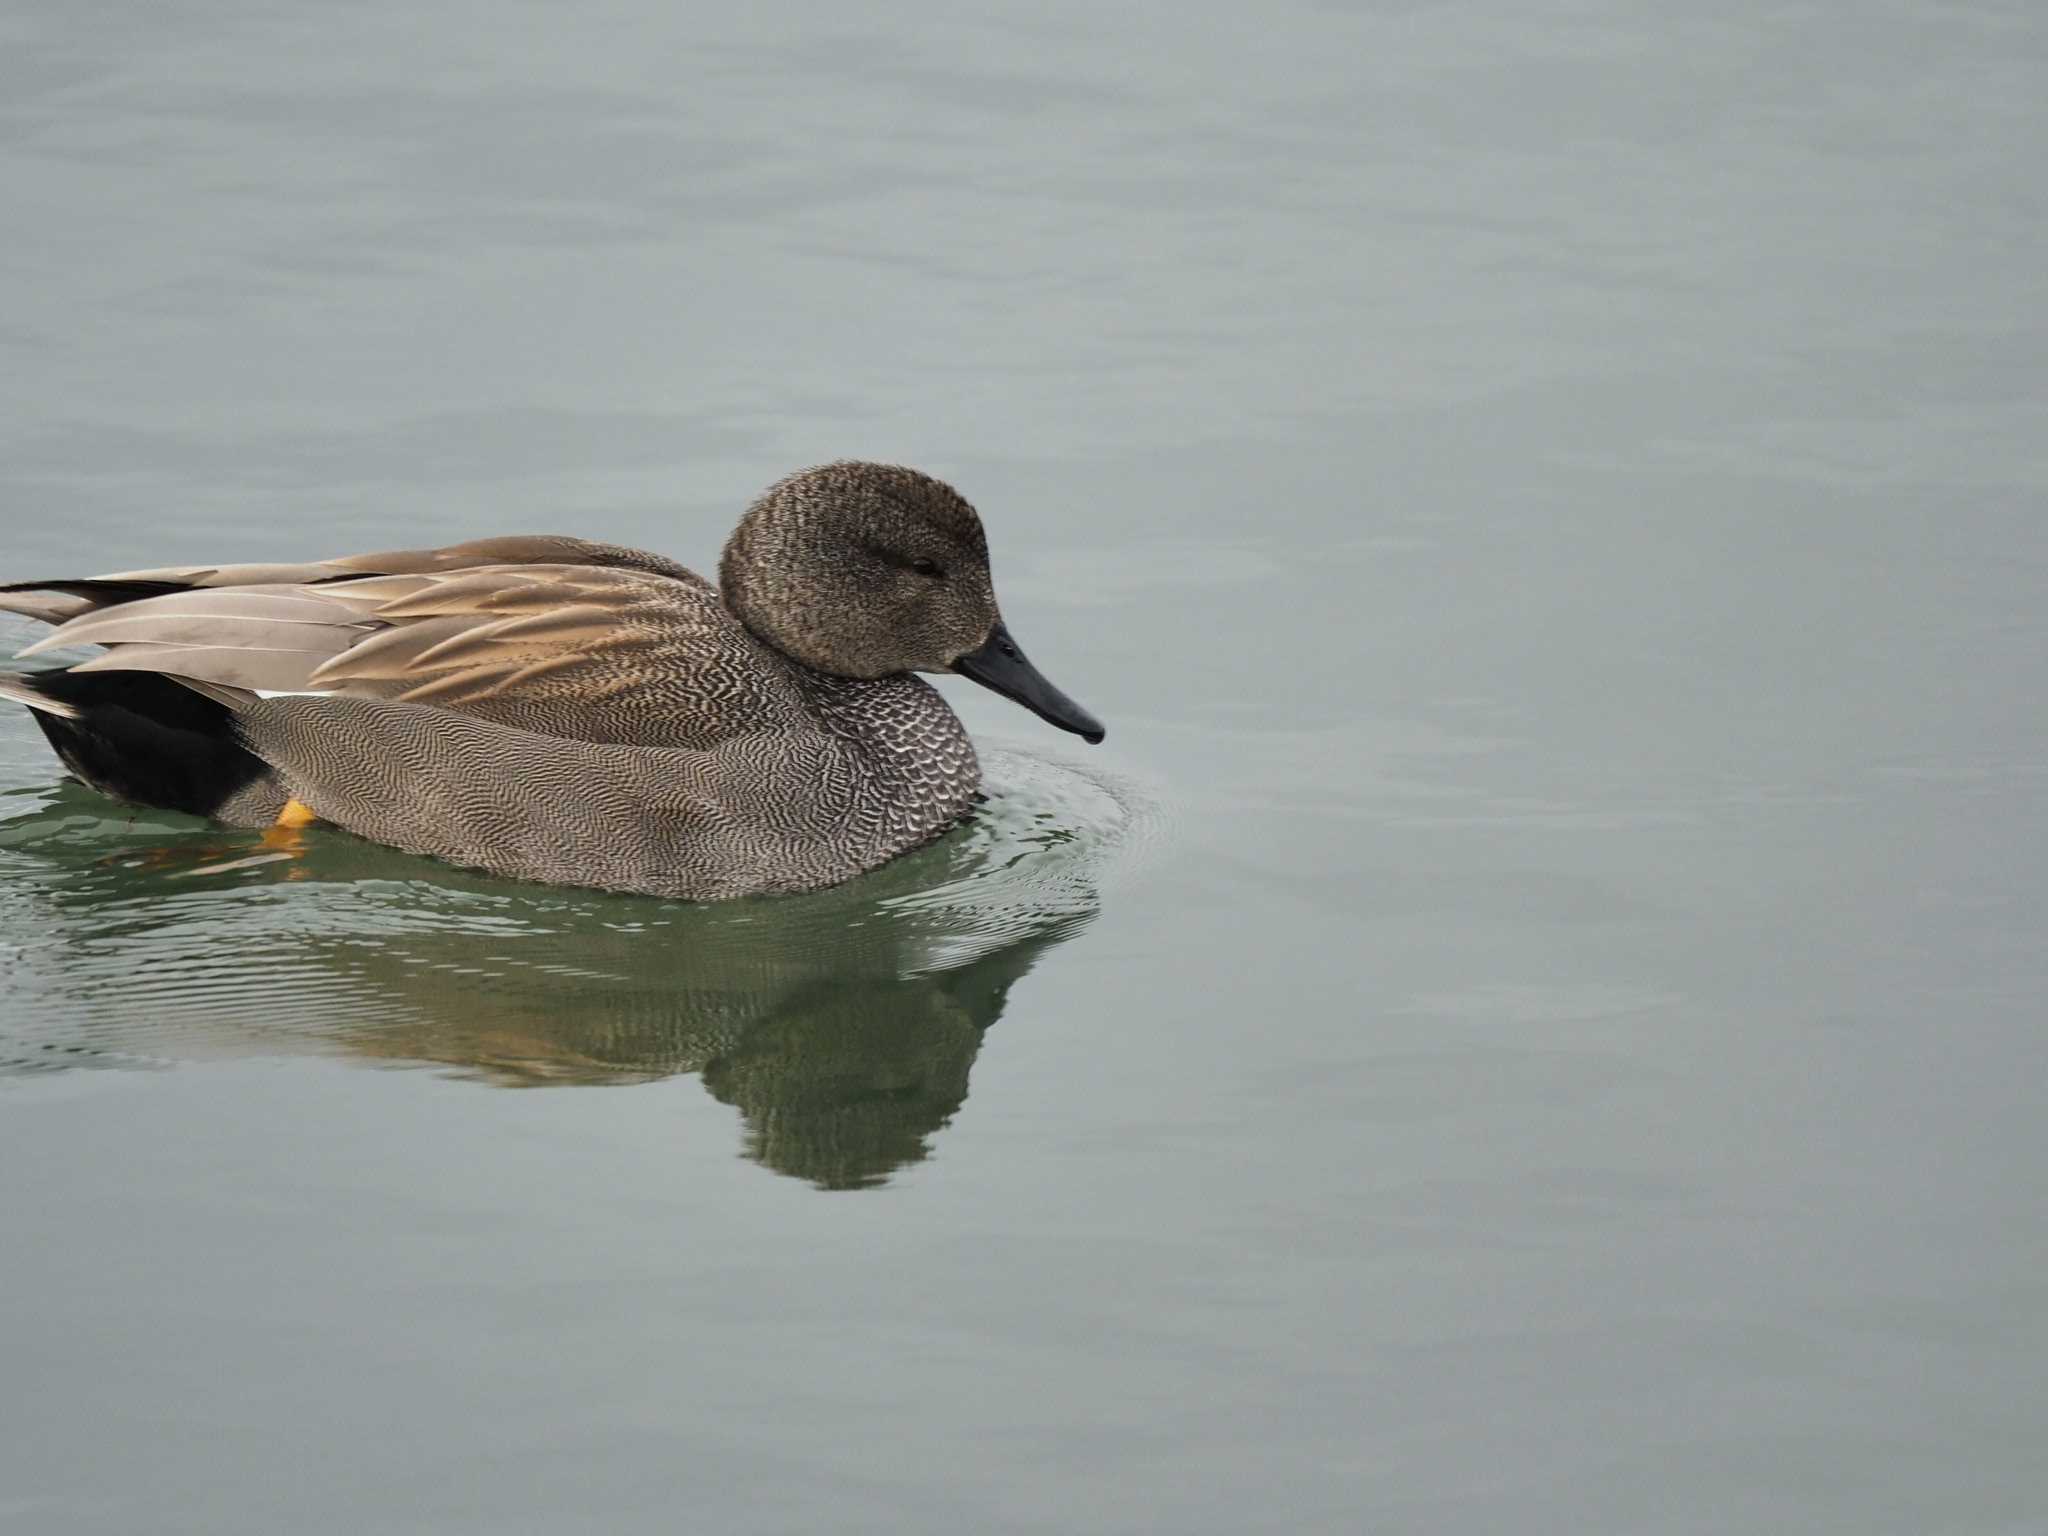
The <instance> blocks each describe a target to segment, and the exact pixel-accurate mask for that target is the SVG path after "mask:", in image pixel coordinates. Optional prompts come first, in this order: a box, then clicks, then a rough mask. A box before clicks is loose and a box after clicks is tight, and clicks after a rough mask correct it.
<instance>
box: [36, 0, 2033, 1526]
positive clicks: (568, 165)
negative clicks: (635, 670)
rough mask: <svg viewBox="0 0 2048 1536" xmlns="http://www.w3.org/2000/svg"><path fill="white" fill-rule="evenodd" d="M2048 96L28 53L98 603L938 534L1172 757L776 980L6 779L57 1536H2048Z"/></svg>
mask: <svg viewBox="0 0 2048 1536" xmlns="http://www.w3.org/2000/svg"><path fill="white" fill-rule="evenodd" d="M2044 78H2048V20H2044V19H2043V17H2042V16H2041V15H2040V14H2039V13H2038V12H2037V11H2036V10H2035V9H2034V8H2030V7H2025V6H2020V5H1995V4H1984V5H1972V6H1952V5H1934V4H1931V3H1916V0H1899V3H1895V4H1887V5H1881V6H1849V5H1842V4H1837V5H1827V6H1809V7H1803V8H1796V7H1778V6H1771V5H1764V4H1760V3H1741V4H1736V5H1731V6H1723V7H1718V8H1714V9H1713V10H1712V11H1711V13H1707V12H1702V13H1701V14H1699V15H1686V16H1680V15H1676V14H1674V13H1670V11H1669V8H1663V9H1661V10H1655V9H1652V8H1649V7H1643V6H1628V5H1622V4H1618V3H1614V4H1599V3H1593V4H1585V5H1575V6H1572V7H1568V8H1555V7H1553V8H1548V9H1547V10H1545V11H1543V12H1541V13H1540V14H1539V13H1537V12H1533V11H1525V10H1523V9H1521V8H1517V7H1513V6H1508V5H1504V4H1500V3H1498V0H1477V3H1474V4H1470V5H1461V6H1450V5H1429V4H1394V3H1387V4H1371V5H1348V6H1347V5H1338V4H1326V5H1321V6H1309V5H1298V6H1288V7H1283V8H1277V9H1276V8H1273V7H1268V8H1265V9H1263V10H1258V11H1251V10H1242V9H1233V8H1229V7H1222V6H1209V5H1183V6H1172V7H1167V6H1147V7H1125V8H1121V9H1115V10H1111V11H1107V12H1105V11H1103V10H1102V9H1100V8H1098V7H1080V6H1072V5H1063V4H1055V5H1040V6H1032V7H1028V8H1027V7H1021V6H1019V7H1007V8H999V9H997V10H996V11H993V12H987V13H975V14H966V13H962V12H960V11H958V10H957V8H943V7H936V6H923V5H914V4H905V3H892V4H890V5H888V6H885V7H883V8H881V9H879V10H877V9H874V8H870V9H868V10H866V11H862V12H859V13H854V12H849V11H846V10H844V9H843V8H836V7H827V6H823V5H787V6H779V7H773V8H767V10H765V11H763V12H762V13H761V14H750V15H740V14H717V15H714V14H711V13H708V12H698V11H691V10H677V9H674V8H662V7H653V6H646V7H629V6H609V5H601V4H600V5H592V6H585V7H580V8H577V9H576V10H574V11H568V10H562V9H560V8H556V7H543V6H537V5H515V4H499V5H495V6H491V7H488V8H486V7H476V6H463V5H453V4H442V5H433V4H429V5H425V6H421V5H412V6H405V7H397V6H392V5H386V4H371V5H363V6H356V7H350V8H327V7H314V6H306V5H274V6H263V7H243V6H237V5H232V4H214V5H205V6H183V7H177V8H175V9H152V8H147V7H115V6H89V5H63V6H57V5H34V6H17V7H15V8H14V9H13V10H12V11H10V12H9V13H8V14H7V15H6V16H5V17H4V18H0V80H4V87H0V195H4V197H5V202H6V206H7V208H8V210H9V219H8V238H7V240H6V241H5V242H4V243H0V267H4V282H0V347H4V350H5V356H6V361H7V366H6V367H5V369H0V481H4V483H0V508H4V509H5V511H4V516H5V527H6V546H7V558H6V561H5V565H6V569H7V571H8V572H9V573H10V574H20V575H40V574H50V573H75V572H79V571H90V570H100V569H106V568H109V567H132V566H140V565H151V564H160V563H169V562H185V561H190V560H194V559H210V558H215V557H218V556H223V555H225V556H233V557H240V558H246V559H263V558H297V557H304V556H307V555H319V554H325V553H332V552H337V551H341V550H349V549H370V548H379V547H390V546H392V545H405V544H417V543H421V542H428V541H432V542H441V541H453V540H456V539H460V538H464V537H473V536H478V535H481V534H485V533H491V532H509V531H524V530H540V529H550V530H560V531H565V532H572V533H581V534H586V535H590V536H596V537H606V538H614V539H620V540H624V541H628V542H633V543H638V544H643V545H647V546H649V547H653V548H658V549H661V550H663V551H665V552H669V553H672V554H674V555H677V556H679V557H681V558H683V559H686V560H689V561H691V562H692V563H694V564H696V565H698V566H699V567H700V568H702V567H708V566H709V565H710V564H711V563H712V562H713V561H714V559H715V555H716V551H717V547H718V545H719V543H720V541H721V540H722V539H723V537H724V534H725V532H726V531H727V529H728V528H729V527H730V524H731V521H732V519H733V517H734V515H735V513H736V511H737V509H738V508H739V507H740V506H742V505H743V504H744V503H745V502H746V501H747V500H748V499H749V498H750V497H751V496H752V495H753V494H754V493H755V492H756V491H757V490H758V489H759V488H760V487H761V486H762V485H764V484H766V483H767V482H768V481H769V480H771V479H773V478H775V477H776V476H777V475H779V474H781V473H783V472H784V471H786V470H788V469H789V468H792V467H794V466H797V465H800V464H804V463H811V462H816V461H819V460H822V459H827V458H831V457H835V456H839V455H843V454H857V455H861V456H867V457H877V458H888V459H898V460H902V461H906V462H911V463H915V464H919V465H921V466H923V467H926V468H929V469H931V470H933V471H935V472H938V473H941V474H944V475H946V476H947V477H949V478H951V479H953V480H955V481H956V482H957V483H958V484H959V485H960V486H961V487H962V488H963V489H964V490H965V491H966V492H967V493H968V494H969V495H970V496H971V497H972V498H973V499H974V500H975V501H976V502H977V503H978V504H979V505H980V506H981V508H982V510H983V512H984V514H985V516H986V517H987V520H988V522H989V526H990V532H991V537H992V541H993V546H994V551H995V566H996V575H997V582H998V587H999V590H1000V591H1001V592H1002V594H1003V597H1004V603H1005V608H1006V612H1007V614H1008V617H1009V618H1010V621H1011V623H1012V625H1013V627H1014V628H1015V629H1016V631H1017V633H1018V635H1019V637H1020V639H1021V640H1022V641H1023V642H1024V644H1025V645H1026V646H1027V647H1028V648H1029V649H1030V650H1031V652H1032V654H1033V656H1034V658H1035V659H1037V660H1038V661H1039V662H1040V663H1041V664H1042V665H1043V666H1044V667H1045V669H1046V670H1047V672H1048V673H1049V674H1050V675H1051V676H1052V677H1053V678H1054V679H1055V680H1056V681H1058V682H1059V683H1061V685H1062V686H1064V687H1066V688H1068V689H1069V690H1070V691H1071V692H1073V693H1074V694H1075V696H1076V697H1078V698H1080V699H1081V700H1082V701H1083V702H1084V703H1086V704H1087V705H1088V706H1089V707H1090V708H1092V709H1094V710H1095V711H1096V712H1098V713H1099V714H1101V715H1102V716H1103V718H1104V719H1105V720H1106V721H1107V722H1108V724H1109V726H1110V732H1111V734H1110V739H1109V742H1108V744H1107V745H1106V746H1105V747H1103V748H1101V749H1098V750H1095V751H1092V752H1091V751H1089V750H1088V749H1086V748H1084V747H1081V746H1079V745H1078V744H1077V743H1074V742H1072V741H1071V739H1070V738H1059V737H1055V736H1054V735H1053V733H1051V732H1050V731H1049V730H1045V729H1042V728H1040V727H1039V726H1038V724H1037V723H1036V722H1034V721H1032V720H1030V719H1029V717H1027V716H1024V715H1023V714H1022V713H1021V712H1020V711H1016V710H1014V709H1013V708H1011V707H1009V706H1007V705H1005V704H1004V703H1003V702H1002V701H1000V700H997V699H994V698H992V697H988V696H975V697H967V696H965V695H966V690H964V689H963V688H961V687H959V686H957V685H953V684H948V685H947V686H948V688H949V690H950V691H951V693H952V696H954V697H955V698H956V699H957V700H958V703H959V706H960V708H961V709H962V711H963V713H964V714H965V715H966V717H967V719H968V721H969V723H970V725H971V726H972V727H973V728H974V729H975V730H976V732H977V734H978V735H979V736H981V737H982V738H983V739H984V740H988V741H991V742H994V743H997V744H999V750H997V751H995V752H993V753H992V754H991V785H992V788H993V789H994V791H995V799H994V801H993V803H992V805H991V808H990V814H989V815H988V816H986V817H985V818H983V820H982V821H981V822H980V823H978V824H977V825H976V826H975V827H974V828H971V829H969V830H967V831H965V832H963V833H961V834H958V835H957V836H956V837H955V838H954V839H953V840H951V841H949V842H948V843H946V844H944V845H942V846H940V847H938V848H935V849H932V850H929V851H928V852H926V853H924V854H921V855H919V856H917V857H916V858H914V859H912V860H909V861H906V862H905V863H904V864H902V865H899V866H896V867H892V868H891V869H889V870H887V871H884V872H882V873H880V874H878V875H877V876H875V877H874V878H873V879H871V880H869V881H864V882H860V883H858V884H856V885H854V886H849V887H847V888H844V889H843V890H840V891H835V892H829V893H824V894H821V895H820V896H817V897H815V898H804V899H801V900H797V901H790V902H784V903H755V904H747V905H745V906H742V907H735V908H725V909H710V910H692V909H686V908H679V907H673V906H668V905H664V904H662V903H656V902H647V901H641V900H637V899H631V898H621V897H606V896H600V895H593V894H590V893H582V892H566V891H551V890H547V889H543V888H532V887H521V886H515V885H510V884H505V883H501V882H493V881H490V880H487V879H482V878H480V877H476V876H472V875H466V874H463V873H460V872H457V871H452V870H445V869H441V868H439V867H437V866H433V865H428V864H423V863H421V862H419V861H415V860H408V859H405V858H403V857H400V856H397V855H391V854H386V853H383V852H381V851H378V850H373V849H366V848H363V847H361V846H359V845H354V844H352V843H349V842H348V841H347V840H345V839H341V838H339V837H335V836H333V835H331V834H329V835H326V836H318V835H316V837H315V839H314V844H313V846H312V848H311V850H310V851H309V852H308V854H307V855H306V856H305V857H304V858H303V859H298V860H282V861H274V862H254V863H249V862H243V861H245V860H249V859H260V858H261V855H262V853H263V851H264V850H263V849H262V847H261V845H260V843H258V842H257V841H256V840H254V839H252V838H249V837H245V836H243V835H240V834H228V833H222V832H219V831H217V830H213V829H208V828H205V827H202V826H198V825H196V824H193V823H189V822H185V821H181V820H179V819H177V818H173V817H167V816H153V815H146V814H145V815H141V816H129V815H128V814H126V813H123V812H120V811H117V810H111V809H109V808H108V807H106V806H105V805H104V804H103V803H100V802H97V801H95V800H94V799H93V798H92V797H90V796H88V795H86V794H84V793H83V792H81V791H79V790H77V789H76V788H72V787H65V786H63V785H62V784H61V783H60V782H59V777H58V774H57V771H56V769H55V767H54V765H53V764H52V762H51V761H50V759H49V758H48V755H47V753H46V752H45V750H44V748H43V746H42V743H41V741H40V738H39V737H38V736H37V735H36V733H35V732H34V730H33V728H32V727H31V726H30V725H29V724H28V723H27V721H26V719H25V717H23V716H21V715H20V714H19V713H18V712H14V713H10V714H7V715H5V716H0V965H4V967H5V981H6V985H5V989H4V996H0V1074H4V1075H0V1170H5V1172H4V1174H0V1245H4V1248H0V1252H4V1261H0V1276H4V1285H0V1364H4V1373H5V1381H6V1390H5V1391H4V1393H0V1529H7V1530H9V1531H12V1530H15V1529H19V1530H21V1531H24V1532H34V1533H38V1536H40V1533H45V1532H48V1533H72V1532H114V1531H121V1532H126V1531H133V1530H150V1531H163V1532H174V1531H194V1532H200V1531H204V1532H210V1533H211V1532H228V1531H251V1532H258V1531H260V1532H272V1531H277V1530H292V1531H299V1532H319V1531H335V1532H354V1531H360V1530H366V1529H374V1530H392V1531H400V1530H417V1531H434V1532H447V1531H477V1532H485V1531H488V1532H494V1533H495V1532H502V1531H523V1530H536V1531H538V1530H560V1529H566V1528H584V1527H587V1528H594V1529H606V1530H643V1529H650V1530H651V1529H674V1528H678V1527H680V1528H684V1529H701V1530H725V1531H747V1532H771V1531H791V1532H797V1531H817V1530H835V1531H866V1530H884V1529H886V1530H890V1531H939V1530H971V1531H990V1532H1037V1531H1048V1532H1049V1531H1062V1532H1065V1531H1088V1532H1096V1531H1102V1532H1120V1531H1154V1530H1172V1531H1185V1532H1209V1531H1214V1532H1230V1533H1238V1532H1244V1531H1253V1530H1272V1531H1286V1532H1307V1531H1332V1532H1336V1531H1345V1532H1349V1531H1355V1530H1372V1531H1415V1532H1427V1533H1446V1532H1492V1531H1499V1530H1515V1531H1518V1532H1553V1531H1554V1532H1571V1533H1580V1532H1586V1531H1602V1532H1605V1531H1616V1532H1621V1531H1626V1532H1631V1533H1633V1532H1656V1533H1685V1532H1701V1533H1705V1532H1716V1533H1718V1532H1725V1531H1736V1530H1741V1531H1749V1530H1798V1531H1813V1532H1819V1531H1840V1532H1854V1533H1857V1536H1870V1533H1878V1532H1900V1533H1914V1536H1921V1533H1926V1532H1932V1531H1940V1532H1944V1533H1964V1532H1968V1533H1991V1532H1998V1533H2016V1532H2032V1531H2039V1530H2048V1485H2044V1482H2043V1479H2042V1478H2041V1476H2040V1474H2039V1473H2038V1472H2037V1471H2036V1470H2035V1463H2036V1461H2037V1460H2038V1447H2039V1445H2040V1443H2041V1441H2042V1439H2043V1437H2044V1435H2048V1394H2044V1392H2043V1389H2042V1387H2041V1385H2040V1383H2041V1381H2042V1379H2043V1375H2044V1368H2048V1330H2044V1325H2043V1322H2042V1319H2043V1318H2044V1317H2048V1279H2044V1278H2043V1276H2044V1275H2048V1263H2044V1261H2048V1221H2044V1219H2043V1216H2042V1214H2041V1213H2042V1211H2043V1210H2044V1209H2048V1199H2044V1195H2048V1190H2044V1187H2043V1184H2044V1178H2043V1173H2042V1170H2043V1168H2044V1167H2048V1129H2044V1120H2043V1117H2042V1115H2041V1113H2040V1103H2039V1085H2040V1083H2041V1082H2042V1081H2043V1080H2044V1074H2048V1031H2044V1030H2043V1028H2042V1015H2043V1011H2044V1010H2043V1004H2044V1001H2048V946H2044V945H2043V943H2042V934H2043V931H2044V926H2048V882H2044V879H2043V875H2042V870H2043V868H2044V855H2048V803H2044V790H2048V717H2044V714H2043V712H2042V710H2041V708H2040V701H2041V699H2042V697H2043V695H2044V689H2048V617H2044V615H2048V602H2044V598H2048V525H2044V522H2043V510H2044V509H2043V503H2044V493H2048V450H2044V447H2043V445H2044V444H2048V409H2044V406H2043V403H2042V396H2041V392H2040V389H2039V385H2038V375H2039V369H2040V366H2041V362H2042V359H2043V357H2044V351H2048V349H2044V341H2048V335H2044V321H2043V319H2042V316H2043V315H2044V314H2048V277H2044V275H2043V269H2042V267H2041V263H2040V261H2039V259H2038V258H2039V252H2040V250H2041V248H2042V242H2043V237H2044V236H2048V193H2044V183H2043V182H2042V180H2041V178H2040V176H2039V174H2038V170H2037V167H2038V163H2039V159H2040V150H2041V147H2042V145H2043V143H2044V135H2048V105H2044V102H2048V91H2044V90H2043V83H2044ZM30 632H31V631H30V628H29V627H28V626H22V627H20V629H19V630H18V632H17V631H10V633H9V635H8V636H7V637H5V638H8V639H12V638H14V637H15V635H16V634H17V633H18V636H19V638H20V639H22V640H25V639H26V638H27V635H28V634H29V633H30ZM370 1068H376V1069H379V1070H369V1069H370ZM513 1087H530V1088H536V1089H539V1090H540V1091H534V1092H508V1091H506V1090H507V1089H508V1088H513Z"/></svg>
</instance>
